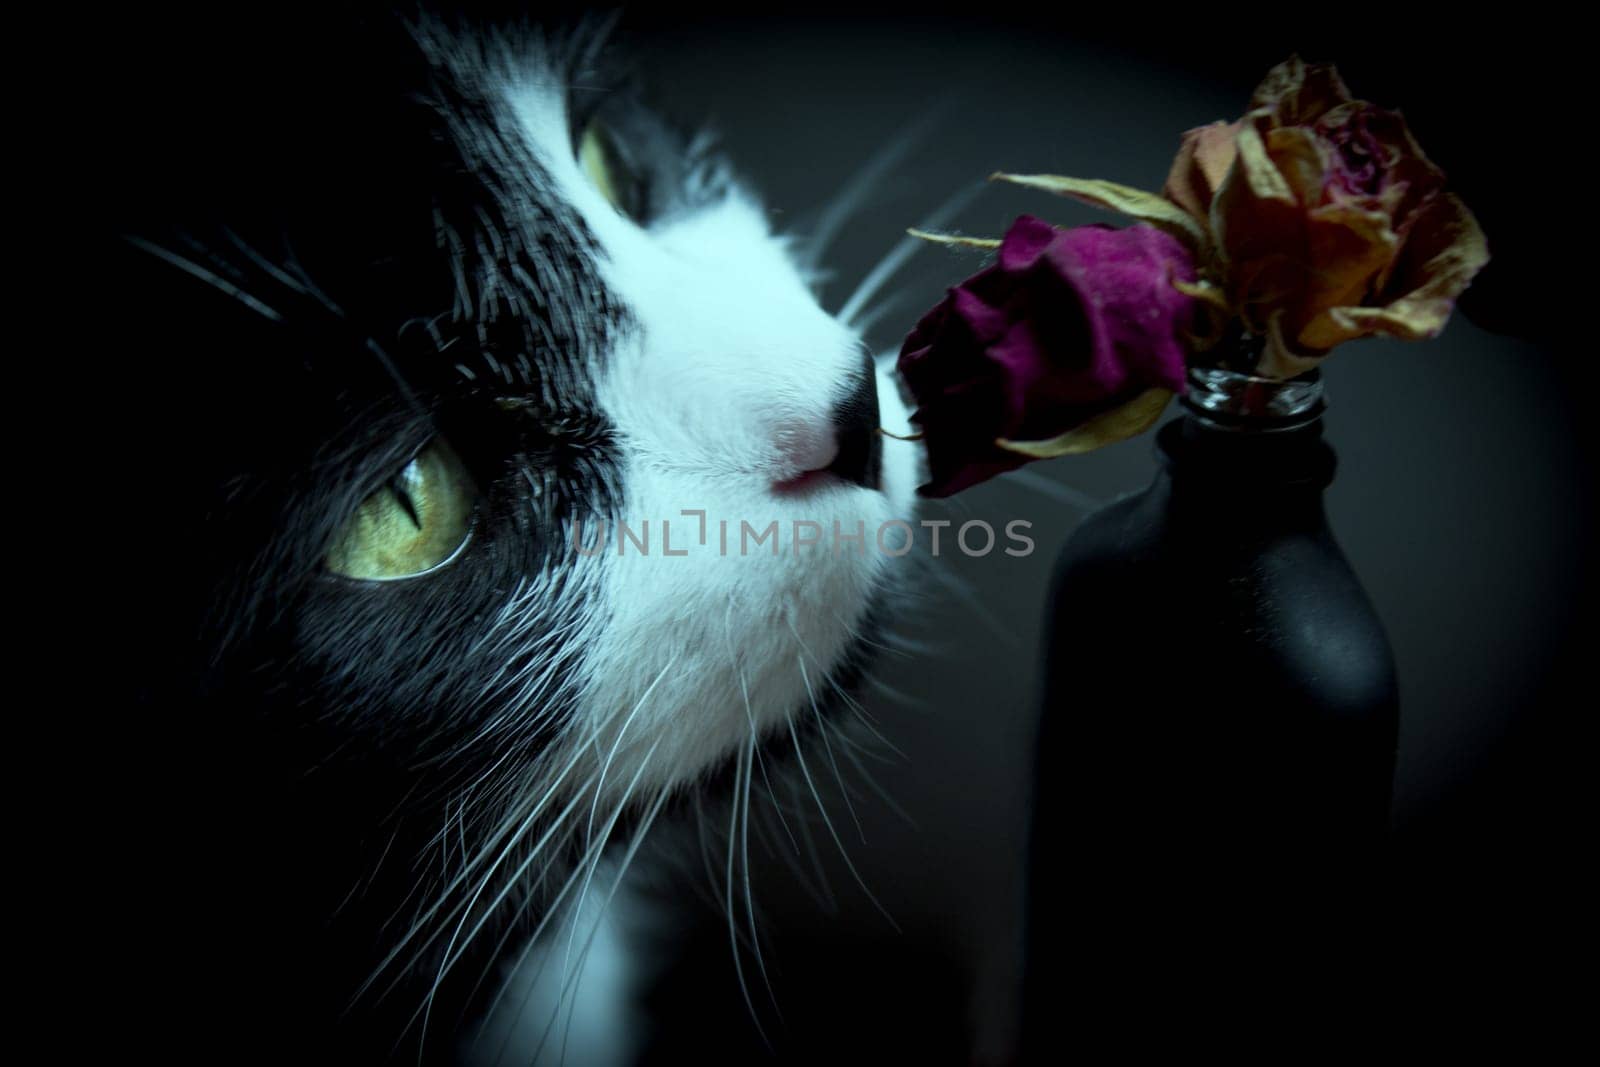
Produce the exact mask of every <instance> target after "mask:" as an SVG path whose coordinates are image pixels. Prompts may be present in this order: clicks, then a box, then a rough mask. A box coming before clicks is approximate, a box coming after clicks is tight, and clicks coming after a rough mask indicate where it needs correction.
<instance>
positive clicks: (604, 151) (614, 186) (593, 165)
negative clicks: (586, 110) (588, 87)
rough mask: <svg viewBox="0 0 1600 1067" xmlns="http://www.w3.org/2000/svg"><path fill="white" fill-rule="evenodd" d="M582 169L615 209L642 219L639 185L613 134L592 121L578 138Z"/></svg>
mask: <svg viewBox="0 0 1600 1067" xmlns="http://www.w3.org/2000/svg"><path fill="white" fill-rule="evenodd" d="M578 166H579V167H581V168H582V169H583V173H584V175H585V176H586V177H587V178H588V179H589V181H590V182H592V183H593V184H594V187H595V188H596V189H598V190H599V191H600V195H601V196H603V197H605V198H606V201H607V202H608V203H610V204H611V206H612V207H614V208H616V209H617V210H618V211H620V212H622V213H623V214H624V215H626V216H628V217H629V218H631V219H634V220H635V221H637V220H638V218H639V211H640V207H641V204H640V200H641V197H640V195H639V182H638V179H637V177H636V176H635V175H634V174H633V172H632V171H631V170H630V169H629V167H628V164H627V162H626V161H625V160H623V158H622V156H621V153H619V152H618V151H617V143H616V141H615V140H614V139H613V138H612V134H611V131H610V130H608V129H606V127H605V125H604V124H602V123H601V122H600V121H599V120H598V119H594V120H591V121H590V122H589V123H588V125H586V126H585V127H584V129H583V135H582V136H581V137H579V138H578Z"/></svg>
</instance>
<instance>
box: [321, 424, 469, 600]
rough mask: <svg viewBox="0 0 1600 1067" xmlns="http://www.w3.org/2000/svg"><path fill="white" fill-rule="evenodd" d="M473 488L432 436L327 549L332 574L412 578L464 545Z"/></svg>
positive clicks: (376, 578) (446, 559)
mask: <svg viewBox="0 0 1600 1067" xmlns="http://www.w3.org/2000/svg"><path fill="white" fill-rule="evenodd" d="M476 500H477V491H476V489H475V487H474V486H473V484H472V477H471V475H469V474H468V473H467V469H466V467H465V466H464V465H463V464H462V462H461V459H460V457H458V456H457V455H456V454H455V452H453V451H452V450H451V449H450V446H449V445H447V444H445V443H444V441H443V440H442V439H439V438H435V439H434V441H433V443H432V444H430V445H429V446H428V447H427V448H424V449H423V450H422V451H421V452H418V453H417V457H416V458H415V459H413V460H412V461H411V462H410V463H407V464H406V466H405V469H404V470H402V471H401V472H400V473H399V474H397V475H395V476H394V477H393V478H391V479H390V480H389V482H388V484H386V485H385V486H384V487H383V488H382V489H379V490H378V491H377V492H376V493H373V494H372V495H371V496H369V497H367V499H366V500H364V501H362V503H361V506H360V507H359V508H357V509H356V513H355V514H354V515H352V516H351V517H350V520H349V521H348V522H346V523H345V525H344V529H343V530H341V531H339V536H338V537H336V538H335V539H334V542H333V548H331V549H330V550H329V551H328V558H327V561H326V566H327V568H328V570H330V571H332V572H333V573H335V574H342V575H344V576H345V577H346V578H361V579H365V580H367V581H388V580H393V579H397V578H415V577H416V576H417V575H420V574H426V573H428V572H429V571H431V570H434V569H436V568H439V567H442V566H444V565H445V564H446V563H449V562H450V561H451V560H453V559H455V558H456V556H458V555H459V554H460V553H461V550H462V549H463V548H465V547H466V544H467V538H468V535H470V534H471V532H472V514H473V505H474V504H475V503H476Z"/></svg>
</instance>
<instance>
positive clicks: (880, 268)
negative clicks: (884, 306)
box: [836, 182, 988, 325]
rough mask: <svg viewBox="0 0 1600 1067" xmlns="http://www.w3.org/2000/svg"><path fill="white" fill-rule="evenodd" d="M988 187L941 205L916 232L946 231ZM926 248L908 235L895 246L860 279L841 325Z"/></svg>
mask: <svg viewBox="0 0 1600 1067" xmlns="http://www.w3.org/2000/svg"><path fill="white" fill-rule="evenodd" d="M987 187H988V183H987V182H974V183H973V184H972V185H970V186H969V187H967V188H966V189H963V190H961V191H960V192H958V193H956V194H955V195H954V196H952V197H951V198H950V199H949V200H946V201H945V202H944V203H943V204H940V205H939V207H938V208H936V209H935V210H934V211H933V213H932V214H930V215H928V216H927V217H926V218H925V219H923V220H922V221H921V222H920V223H918V224H917V228H918V229H922V230H937V229H941V228H943V227H944V226H945V225H947V224H948V223H949V222H950V220H951V219H953V218H955V217H956V216H957V215H958V214H960V213H961V212H962V211H963V210H964V209H965V208H966V207H967V205H968V204H970V203H972V202H973V201H974V200H976V199H977V198H978V194H980V193H982V192H983V191H984V189H986V188H987ZM926 244H927V242H926V241H921V240H918V239H917V238H915V237H911V236H909V235H908V236H905V237H902V238H901V239H900V240H899V241H898V242H896V243H895V245H894V247H892V248H890V249H889V252H888V254H887V255H885V256H884V257H883V259H881V260H880V261H879V262H878V265H877V266H876V267H873V268H872V270H870V271H868V272H867V276H866V277H865V278H863V279H861V284H860V285H858V286H856V291H855V292H853V293H851V294H850V299H849V300H846V301H845V303H844V307H842V308H840V309H839V314H838V315H837V316H836V317H837V318H838V319H839V321H841V322H843V323H845V324H847V325H848V324H849V323H851V322H852V321H853V320H854V319H855V317H856V315H857V314H858V313H859V312H860V311H861V309H862V308H863V307H864V306H865V305H866V303H867V301H869V300H871V299H872V298H873V297H874V296H876V295H877V292H878V290H879V289H881V288H883V285H884V283H885V282H887V281H888V280H889V279H890V278H892V277H894V276H895V274H896V273H898V272H899V270H900V268H901V267H903V266H905V264H906V261H907V260H909V259H910V258H911V257H912V256H913V255H915V254H916V253H917V251H918V250H920V249H921V248H923V247H924V246H925V245H926Z"/></svg>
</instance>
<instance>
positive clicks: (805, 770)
mask: <svg viewBox="0 0 1600 1067" xmlns="http://www.w3.org/2000/svg"><path fill="white" fill-rule="evenodd" d="M788 726H789V737H790V739H791V740H792V741H793V742H794V754H795V758H796V759H798V760H799V761H800V773H801V774H803V775H805V779H806V785H807V786H809V787H810V788H811V796H812V797H813V798H815V800H816V802H817V810H818V811H819V812H821V813H822V823H823V825H824V826H826V827H827V828H828V836H829V837H832V838H833V843H834V846H835V847H837V848H838V850H839V858H840V859H842V860H844V865H845V869H846V870H848V871H849V872H850V874H851V877H853V878H855V880H856V885H858V886H860V887H861V891H862V892H863V893H865V894H866V896H867V899H868V900H870V901H872V906H873V907H875V908H877V909H878V912H879V913H880V914H881V915H882V916H883V917H884V918H885V919H887V920H889V925H890V926H891V927H893V928H894V931H895V933H899V932H900V924H899V923H897V922H895V921H894V916H893V915H890V914H889V912H888V909H886V908H885V907H884V906H883V905H882V904H880V903H878V898H877V897H875V896H873V895H872V890H870V889H868V888H867V883H866V882H865V881H864V880H863V879H862V877H861V872H859V871H857V870H856V865H855V864H854V863H852V862H851V861H850V853H849V852H847V851H846V850H845V847H844V842H843V841H841V840H839V832H838V831H837V830H835V829H834V828H833V820H832V819H830V818H829V817H828V808H827V805H825V804H823V803H822V794H821V793H818V792H817V783H816V782H815V780H813V779H812V777H811V769H810V768H809V767H807V766H806V755H805V752H804V750H803V749H801V747H800V738H799V737H798V736H797V735H796V734H795V732H794V723H792V722H791V723H789V724H788Z"/></svg>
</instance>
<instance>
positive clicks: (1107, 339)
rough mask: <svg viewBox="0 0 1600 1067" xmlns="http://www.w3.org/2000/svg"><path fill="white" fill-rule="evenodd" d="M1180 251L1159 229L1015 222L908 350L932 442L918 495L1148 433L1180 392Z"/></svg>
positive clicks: (904, 357)
mask: <svg viewBox="0 0 1600 1067" xmlns="http://www.w3.org/2000/svg"><path fill="white" fill-rule="evenodd" d="M1194 278H1195V268H1194V263H1193V257H1192V255H1191V253H1190V251H1189V250H1188V248H1187V247H1185V245H1184V244H1183V242H1181V241H1179V240H1177V239H1176V238H1174V237H1173V236H1171V235H1170V234H1168V233H1166V232H1163V231H1162V230H1160V229H1157V228H1155V227H1151V226H1142V225H1141V226H1132V227H1129V228H1127V229H1122V230H1118V229H1113V228H1111V227H1107V226H1082V227H1078V228H1076V229H1058V228H1056V227H1054V226H1051V225H1050V224H1049V223H1047V222H1043V221H1041V220H1039V219H1036V218H1033V217H1031V216H1026V215H1025V216H1023V217H1021V218H1019V219H1017V221H1016V222H1015V223H1013V224H1012V226H1011V229H1010V230H1009V231H1008V232H1007V233H1006V235H1005V238H1004V240H1003V241H1002V242H1001V243H1000V248H999V257H998V261H997V262H996V263H995V265H994V266H992V267H990V268H988V269H986V270H983V271H980V272H979V273H978V274H975V275H973V276H972V277H971V278H968V279H967V280H966V281H964V282H962V283H961V284H960V285H958V286H956V287H955V288H953V289H951V290H950V291H949V294H948V296H947V297H946V298H945V300H944V301H943V302H942V303H940V304H939V305H938V306H937V307H935V308H934V309H933V310H932V311H930V312H929V313H928V314H927V315H926V316H924V317H923V319H922V321H921V322H919V323H917V326H916V328H915V329H913V330H912V331H911V334H910V335H909V336H908V337H907V338H906V341H905V344H904V345H903V346H902V348H901V351H900V361H899V369H900V374H901V375H902V377H903V378H904V380H905V382H906V384H907V386H908V387H909V388H910V390H911V393H912V396H913V397H914V398H915V400H916V403H917V410H916V411H915V413H914V414H913V415H912V416H911V421H912V422H913V423H915V424H916V425H917V426H918V427H919V428H920V429H921V432H922V436H923V438H924V439H925V441H926V442H927V449H928V463H929V468H930V481H929V483H928V484H927V485H924V486H922V487H921V488H920V489H919V490H918V491H919V492H920V493H922V494H923V495H924V496H948V495H950V494H952V493H955V492H958V491H959V490H962V489H965V488H967V487H968V486H971V485H975V484H977V483H978V482H981V481H984V480H986V479H988V478H992V477H994V476H995V475H997V474H1000V473H1003V472H1005V471H1008V470H1012V469H1014V468H1016V467H1020V466H1021V465H1022V464H1024V463H1027V462H1028V461H1030V460H1033V459H1043V458H1047V457H1050V456H1058V455H1065V454H1068V453H1073V452H1086V451H1089V450H1090V449H1093V448H1098V447H1100V446H1101V445H1105V444H1110V443H1111V442H1113V441H1120V440H1122V439H1123V438H1125V437H1131V436H1133V435H1135V434H1138V433H1142V432H1143V431H1144V430H1146V429H1148V428H1149V427H1150V426H1151V424H1153V423H1154V422H1155V421H1156V419H1157V418H1158V417H1159V416H1160V414H1161V411H1162V409H1164V408H1165V407H1166V404H1167V401H1168V400H1170V399H1171V397H1172V394H1173V393H1175V392H1180V391H1181V390H1182V389H1183V388H1184V356H1185V350H1186V349H1185V345H1186V337H1187V331H1188V330H1189V328H1190V325H1191V320H1192V318H1193V313H1194V308H1195V303H1196V301H1195V300H1194V298H1192V297H1190V296H1187V295H1185V294H1183V293H1181V292H1179V291H1178V290H1177V289H1176V288H1174V282H1192V281H1193V280H1194Z"/></svg>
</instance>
